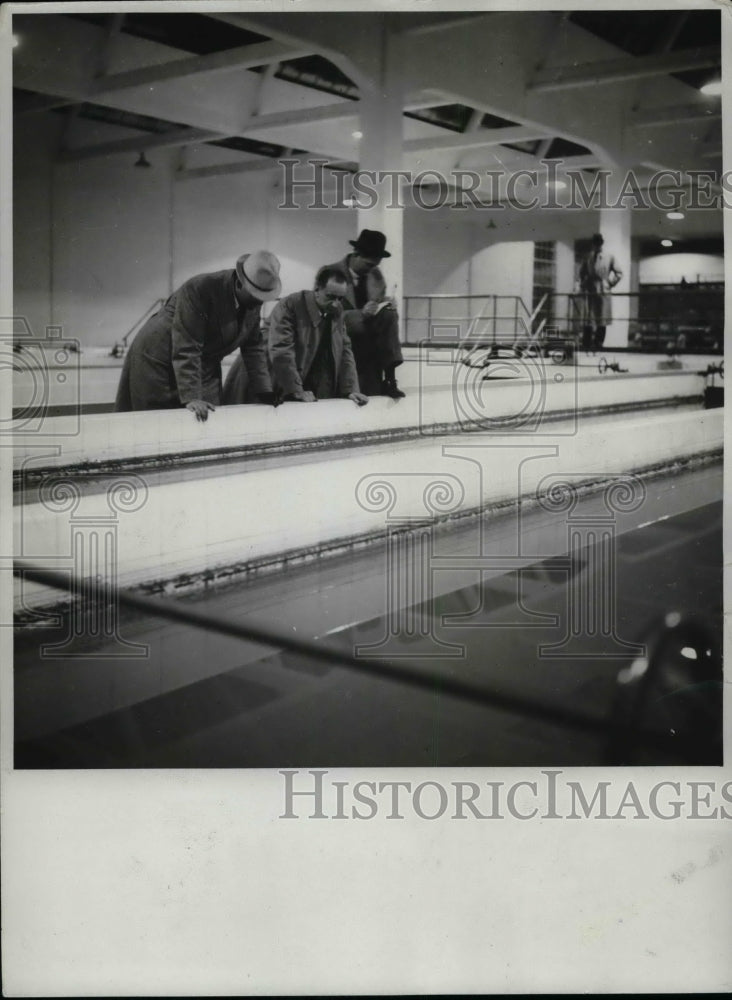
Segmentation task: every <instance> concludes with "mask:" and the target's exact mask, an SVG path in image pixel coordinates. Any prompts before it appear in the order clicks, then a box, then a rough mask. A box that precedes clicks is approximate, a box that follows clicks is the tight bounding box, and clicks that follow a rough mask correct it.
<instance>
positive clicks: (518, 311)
mask: <svg viewBox="0 0 732 1000" xmlns="http://www.w3.org/2000/svg"><path fill="white" fill-rule="evenodd" d="M610 299H611V305H612V324H619V325H620V326H621V327H622V329H623V331H624V333H625V332H627V347H628V350H638V351H648V352H651V353H654V352H664V353H669V352H671V353H690V354H691V353H703V354H717V353H719V354H721V353H722V352H723V345H724V291H723V288H721V287H720V286H719V285H716V284H715V285H713V286H710V287H708V288H706V287H704V286H703V285H702V286H698V287H687V288H680V287H679V286H674V287H670V288H668V289H655V288H654V289H648V290H645V291H644V290H641V291H639V292H632V293H631V292H613V293H612V294H611V296H610ZM587 315H588V297H587V295H586V294H584V293H581V292H551V293H547V294H545V295H543V296H542V297H541V299H540V300H539V301H538V303H537V304H536V306H535V308H533V309H529V307H528V306H527V305H526V303H525V302H524V301H523V299H522V298H521V297H520V296H517V295H411V296H405V298H404V341H405V343H406V344H408V345H418V344H421V343H424V342H428V341H432V342H434V343H435V344H442V345H444V346H448V345H453V344H454V345H455V346H458V345H460V346H469V345H474V344H480V345H481V346H483V347H509V348H512V347H515V346H516V345H517V344H520V345H522V346H526V345H527V344H531V345H538V344H544V343H546V342H550V341H553V340H569V341H571V342H573V343H574V344H576V345H580V344H581V343H582V341H583V335H584V331H585V325H586V317H587Z"/></svg>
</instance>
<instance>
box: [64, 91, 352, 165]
mask: <svg viewBox="0 0 732 1000" xmlns="http://www.w3.org/2000/svg"><path fill="white" fill-rule="evenodd" d="M355 114H358V102H355V101H338V103H337V104H326V105H318V106H317V107H314V108H304V109H302V110H300V111H277V112H274V113H272V114H270V115H252V116H251V117H250V118H249V120H248V121H247V122H245V123H244V125H243V127H242V129H241V130H240V131H237V132H222V131H210V130H204V129H197V128H184V129H177V130H176V131H170V132H163V133H162V134H161V133H153V134H151V133H146V134H142V135H140V136H132V137H130V138H127V139H115V140H112V141H110V142H102V143H96V144H94V145H93V146H79V147H77V148H76V149H67V150H64V153H63V155H62V156H60V157H59V162H63V163H70V162H72V161H74V160H89V159H93V158H95V157H97V156H111V155H113V154H115V153H129V152H138V153H141V152H142V151H143V150H146V149H166V148H167V149H170V148H173V147H175V146H192V145H195V144H196V143H199V142H211V141H214V140H217V139H246V138H249V137H250V136H251V135H252V133H255V132H261V131H263V130H264V131H266V130H267V129H271V128H275V127H282V126H286V125H302V124H313V123H315V122H323V121H332V120H336V119H339V118H348V117H352V116H353V115H355Z"/></svg>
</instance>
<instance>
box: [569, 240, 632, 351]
mask: <svg viewBox="0 0 732 1000" xmlns="http://www.w3.org/2000/svg"><path fill="white" fill-rule="evenodd" d="M604 242H605V241H604V239H603V238H602V234H601V233H595V235H594V236H593V237H592V249H591V250H590V252H589V253H588V254H587V256H586V257H585V259H584V260H583V261H582V263H581V264H580V272H579V282H580V291H581V292H583V293H584V300H583V321H584V326H583V338H582V346H583V348H584V349H585V350H592V349H593V348H598V347H602V345H603V343H604V342H605V333H606V331H607V326H608V324H609V323H612V319H613V307H612V296H611V294H610V291H611V289H613V288H614V287H615V286H616V285H617V283H618V282H619V281H620V279H621V278H622V277H623V272H622V271H621V270H620V268H619V267H618V264H617V262H616V260H615V257H614V256H613V254H611V253H608V252H607V251H605V250H603V244H604Z"/></svg>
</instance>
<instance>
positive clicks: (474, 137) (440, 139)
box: [403, 125, 547, 153]
mask: <svg viewBox="0 0 732 1000" xmlns="http://www.w3.org/2000/svg"><path fill="white" fill-rule="evenodd" d="M546 134H547V132H546V129H539V128H531V127H530V126H528V125H526V126H525V125H516V126H513V127H510V128H490V129H482V130H481V131H478V132H470V133H466V132H462V133H459V134H452V135H448V136H434V137H432V138H429V139H409V140H407V142H405V143H404V147H403V148H404V152H405V153H421V152H429V151H430V150H434V151H438V150H446V149H481V148H482V147H483V146H500V145H502V144H503V143H512V142H528V141H530V140H531V139H543V138H545V136H546Z"/></svg>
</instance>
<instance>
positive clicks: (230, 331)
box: [116, 270, 272, 410]
mask: <svg viewBox="0 0 732 1000" xmlns="http://www.w3.org/2000/svg"><path fill="white" fill-rule="evenodd" d="M235 278H236V275H235V272H234V271H233V270H226V271H216V272H214V273H213V274H199V275H197V276H196V277H194V278H190V279H189V280H188V281H186V282H184V284H182V285H181V286H180V288H179V289H178V290H177V291H176V292H174V293H173V294H172V295H171V296H170V298H169V299H168V300H167V302H166V303H165V305H164V306H163V307H162V308H161V309H160V310H159V311H158V312H157V313H155V315H154V316H151V317H150V319H149V320H148V321H147V322H146V323H145V325H144V326H143V327H142V329H141V330H140V331H139V333H138V334H137V336H136V337H135V339H134V341H133V342H132V345H131V347H130V349H129V351H128V353H127V356H126V357H125V363H124V367H123V369H122V377H121V380H120V386H119V390H118V392H117V403H116V409H117V410H152V409H167V408H171V407H176V406H185V404H186V403H189V402H190V401H191V400H192V399H205V400H207V401H208V402H210V403H213V404H215V405H218V404H219V403H220V402H221V359H222V358H224V357H226V355H227V354H231V353H232V351H235V350H236V349H237V348H239V349H240V351H241V356H242V360H243V362H244V365H245V367H246V370H247V373H248V375H249V379H250V382H251V384H252V388H253V391H254V392H270V391H271V389H272V385H271V380H270V376H269V370H268V367H267V356H266V348H265V343H264V338H263V336H262V334H261V331H260V312H261V309H262V303H261V302H255V303H252V305H251V307H248V308H247V309H246V311H245V312H244V313H243V315H241V316H239V315H238V313H237V303H236V299H235V295H234V283H235Z"/></svg>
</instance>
